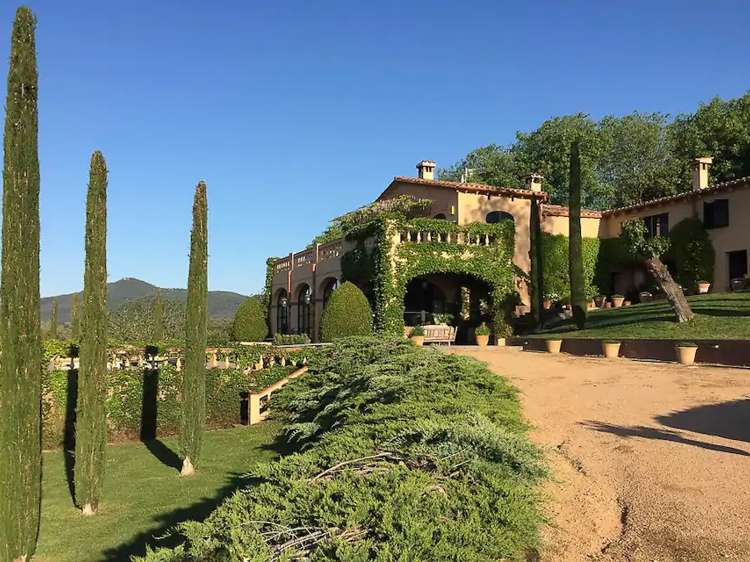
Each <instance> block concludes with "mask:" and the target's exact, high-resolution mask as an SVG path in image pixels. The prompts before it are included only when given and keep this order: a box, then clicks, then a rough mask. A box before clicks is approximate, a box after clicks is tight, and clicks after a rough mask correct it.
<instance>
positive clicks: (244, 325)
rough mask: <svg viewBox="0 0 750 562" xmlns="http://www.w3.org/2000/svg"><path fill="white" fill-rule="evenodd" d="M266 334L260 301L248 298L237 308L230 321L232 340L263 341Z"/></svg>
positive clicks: (263, 313)
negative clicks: (231, 321) (232, 319)
mask: <svg viewBox="0 0 750 562" xmlns="http://www.w3.org/2000/svg"><path fill="white" fill-rule="evenodd" d="M267 335H268V325H267V324H266V313H265V311H264V310H263V307H262V306H261V305H260V303H259V302H258V301H257V300H256V299H254V298H249V299H247V300H246V301H245V302H243V303H242V304H241V305H240V307H239V308H238V309H237V314H236V315H235V317H234V322H233V323H232V338H233V339H234V341H263V340H264V339H265V338H266V336H267Z"/></svg>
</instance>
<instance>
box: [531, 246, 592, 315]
mask: <svg viewBox="0 0 750 562" xmlns="http://www.w3.org/2000/svg"><path fill="white" fill-rule="evenodd" d="M569 244H570V243H569V241H568V237H567V236H565V235H564V234H556V235H553V234H547V233H544V234H542V263H543V264H544V294H545V296H549V295H553V294H556V295H557V300H560V301H563V302H569V300H570V267H569V264H568V262H569V256H568V254H569ZM581 246H582V253H583V280H584V291H585V294H586V298H587V299H592V298H593V297H594V296H596V295H597V294H598V293H599V292H600V289H599V287H597V286H596V284H595V281H594V277H595V273H596V268H597V261H598V258H599V239H598V238H584V239H583V240H582V244H581Z"/></svg>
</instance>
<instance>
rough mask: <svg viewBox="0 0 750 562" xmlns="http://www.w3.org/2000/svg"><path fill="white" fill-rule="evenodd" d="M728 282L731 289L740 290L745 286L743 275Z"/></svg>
mask: <svg viewBox="0 0 750 562" xmlns="http://www.w3.org/2000/svg"><path fill="white" fill-rule="evenodd" d="M729 283H730V286H731V287H732V290H733V291H740V290H742V289H744V288H745V278H744V277H737V278H736V279H732V280H731V281H730V282H729Z"/></svg>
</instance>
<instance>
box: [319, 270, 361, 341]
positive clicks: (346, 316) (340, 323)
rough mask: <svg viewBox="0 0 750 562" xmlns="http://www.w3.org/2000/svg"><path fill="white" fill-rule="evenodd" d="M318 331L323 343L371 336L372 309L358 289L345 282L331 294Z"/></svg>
mask: <svg viewBox="0 0 750 562" xmlns="http://www.w3.org/2000/svg"><path fill="white" fill-rule="evenodd" d="M320 330H321V339H322V340H323V341H324V342H331V341H333V340H337V339H339V338H345V337H348V336H367V335H370V334H372V309H371V308H370V303H369V302H368V301H367V297H366V296H365V294H364V293H363V292H362V291H361V290H360V289H359V287H357V286H356V285H355V284H354V283H350V282H349V281H347V282H346V283H344V284H342V285H340V286H339V287H337V288H336V289H335V290H334V291H333V293H331V297H330V298H329V299H328V304H327V305H326V309H325V310H324V311H323V318H322V319H321V321H320Z"/></svg>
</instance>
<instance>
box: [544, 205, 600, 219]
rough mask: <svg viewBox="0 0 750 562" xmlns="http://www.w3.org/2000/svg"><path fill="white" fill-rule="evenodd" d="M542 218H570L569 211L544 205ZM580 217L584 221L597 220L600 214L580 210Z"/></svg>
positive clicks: (555, 206) (556, 206)
mask: <svg viewBox="0 0 750 562" xmlns="http://www.w3.org/2000/svg"><path fill="white" fill-rule="evenodd" d="M542 216H550V217H567V216H570V209H568V207H563V206H561V205H547V204H544V205H543V206H542ZM581 217H583V218H586V219H599V218H601V217H602V212H601V211H594V210H593V209H581Z"/></svg>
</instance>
